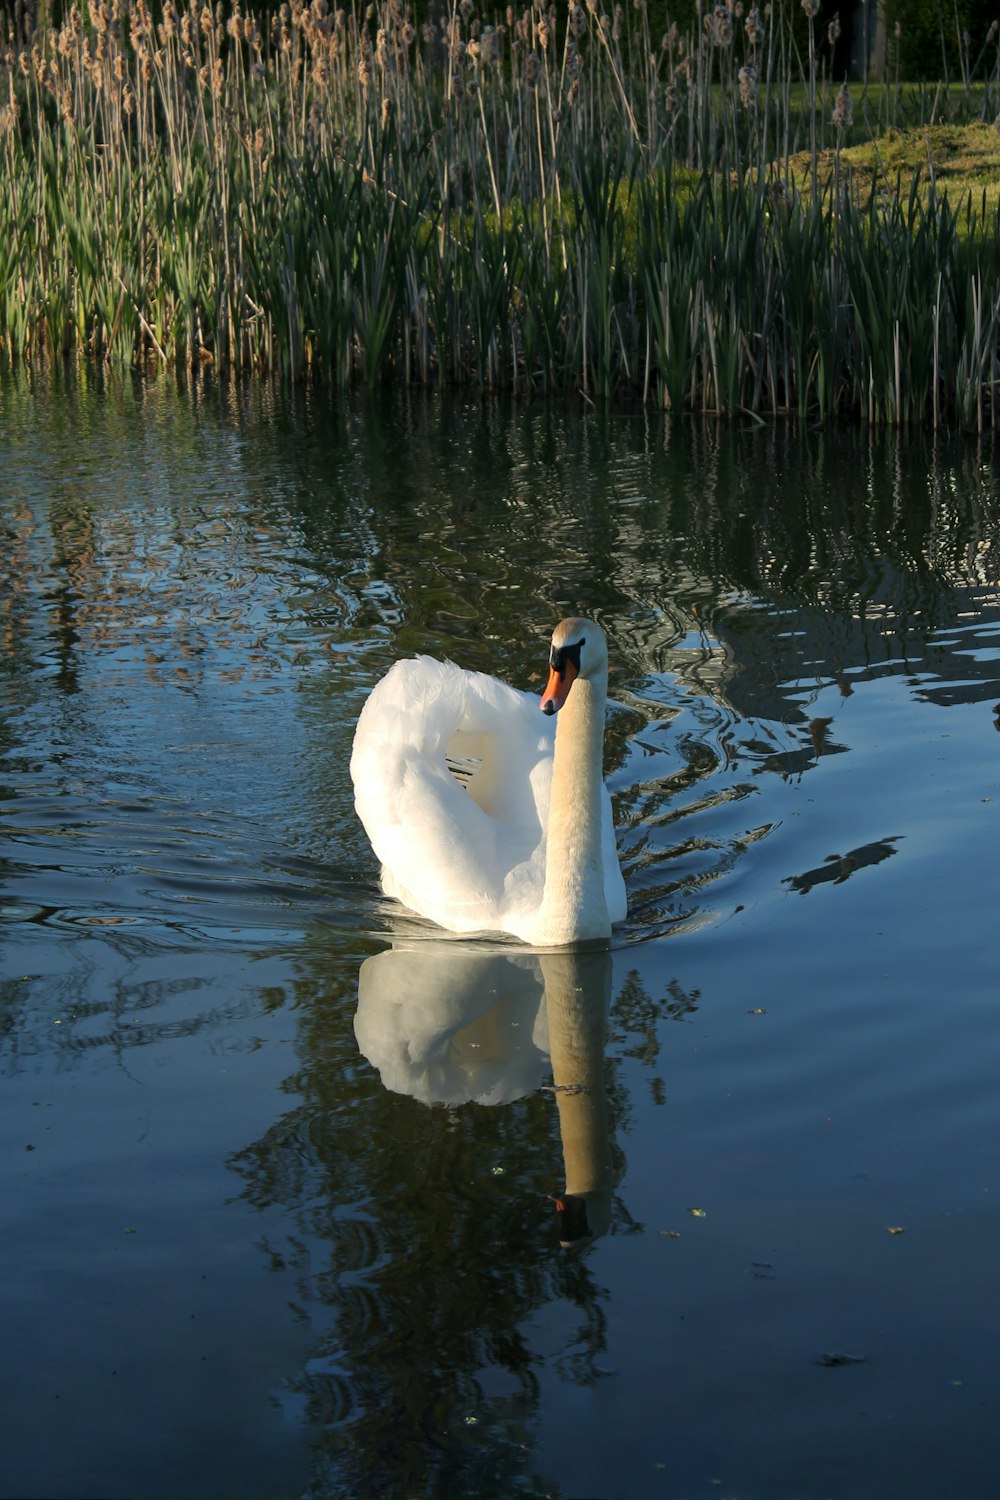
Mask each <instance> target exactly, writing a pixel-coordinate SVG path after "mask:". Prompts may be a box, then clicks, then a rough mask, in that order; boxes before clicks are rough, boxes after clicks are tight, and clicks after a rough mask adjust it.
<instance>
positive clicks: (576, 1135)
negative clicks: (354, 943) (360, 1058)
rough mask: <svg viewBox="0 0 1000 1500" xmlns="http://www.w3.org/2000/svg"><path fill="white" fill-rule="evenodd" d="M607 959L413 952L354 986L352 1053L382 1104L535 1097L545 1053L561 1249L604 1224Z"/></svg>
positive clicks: (436, 948) (444, 948) (608, 1190)
mask: <svg viewBox="0 0 1000 1500" xmlns="http://www.w3.org/2000/svg"><path fill="white" fill-rule="evenodd" d="M610 995H611V955H610V953H608V952H607V950H598V949H595V950H592V951H579V952H573V951H570V950H565V951H551V952H542V953H521V952H518V953H516V954H511V953H510V952H496V951H493V952H488V951H486V952H484V951H483V950H482V949H475V948H463V947H461V946H460V945H458V944H455V943H448V942H442V943H435V942H419V943H413V944H411V945H404V946H399V947H394V948H389V949H386V950H385V951H384V952H382V953H377V954H375V955H374V956H373V957H372V958H368V959H366V960H365V962H364V963H363V964H362V965H361V971H360V974H359V976H358V1009H357V1014H356V1016H355V1020H354V1031H355V1035H356V1037H357V1040H358V1046H359V1047H360V1049H361V1051H362V1052H363V1053H364V1055H365V1056H366V1057H367V1058H368V1061H369V1062H370V1063H371V1064H372V1065H373V1066H374V1067H375V1068H377V1069H378V1072H379V1075H380V1077H381V1079H382V1082H383V1084H384V1085H385V1087H386V1088H387V1089H390V1090H391V1091H392V1092H393V1093H398V1094H407V1095H409V1096H410V1097H411V1098H414V1099H419V1100H420V1101H421V1102H422V1103H424V1104H447V1105H451V1106H455V1105H459V1104H466V1103H470V1102H475V1103H477V1104H482V1105H497V1104H507V1103H510V1102H511V1101H513V1100H515V1099H518V1098H522V1097H523V1096H524V1095H525V1094H528V1093H531V1092H533V1091H534V1090H536V1089H537V1088H539V1087H540V1086H541V1085H542V1083H543V1080H544V1078H545V1074H546V1073H547V1071H548V1063H547V1059H546V1053H550V1054H551V1068H552V1075H553V1081H554V1085H555V1097H556V1103H557V1106H558V1111H559V1130H560V1134H561V1137H562V1147H563V1160H564V1165H565V1173H566V1187H565V1191H564V1192H563V1193H562V1194H561V1195H560V1196H559V1197H558V1198H557V1199H556V1204H557V1208H558V1214H559V1238H560V1242H561V1243H562V1244H563V1245H584V1244H587V1243H589V1242H590V1241H591V1240H593V1239H596V1238H597V1237H598V1236H599V1235H601V1234H604V1233H606V1232H607V1230H608V1228H609V1226H610V1223H611V1200H612V1186H613V1182H612V1164H611V1141H610V1126H609V1119H608V1101H607V1095H606V1092H605V1087H604V1042H605V1034H606V1026H607V1014H608V1003H609V1000H610Z"/></svg>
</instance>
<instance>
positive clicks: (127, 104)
mask: <svg viewBox="0 0 1000 1500" xmlns="http://www.w3.org/2000/svg"><path fill="white" fill-rule="evenodd" d="M122 109H123V110H124V111H125V113H126V114H127V115H130V114H132V113H133V111H134V110H135V95H134V94H133V92H132V89H131V86H130V85H129V84H126V85H125V92H124V93H123V94H122Z"/></svg>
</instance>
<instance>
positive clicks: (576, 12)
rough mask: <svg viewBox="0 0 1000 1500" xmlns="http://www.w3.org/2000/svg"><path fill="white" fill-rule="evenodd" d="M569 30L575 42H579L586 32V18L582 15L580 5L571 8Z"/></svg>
mask: <svg viewBox="0 0 1000 1500" xmlns="http://www.w3.org/2000/svg"><path fill="white" fill-rule="evenodd" d="M569 29H570V31H572V33H573V35H574V36H575V37H576V39H577V41H579V40H580V38H581V37H582V36H583V34H584V32H585V31H586V30H587V17H586V16H585V15H584V13H583V6H582V5H574V6H571V8H570V13H569Z"/></svg>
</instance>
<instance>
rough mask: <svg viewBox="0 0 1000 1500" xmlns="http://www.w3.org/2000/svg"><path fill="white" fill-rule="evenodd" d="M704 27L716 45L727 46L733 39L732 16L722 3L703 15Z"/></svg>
mask: <svg viewBox="0 0 1000 1500" xmlns="http://www.w3.org/2000/svg"><path fill="white" fill-rule="evenodd" d="M705 29H706V30H707V32H708V34H709V36H710V37H711V39H712V41H713V42H714V43H715V45H716V46H717V47H728V46H730V45H731V44H732V40H733V18H732V16H731V15H730V14H729V11H728V9H727V8H726V6H724V5H717V6H716V7H715V9H714V10H713V12H712V14H711V15H710V16H706V17H705Z"/></svg>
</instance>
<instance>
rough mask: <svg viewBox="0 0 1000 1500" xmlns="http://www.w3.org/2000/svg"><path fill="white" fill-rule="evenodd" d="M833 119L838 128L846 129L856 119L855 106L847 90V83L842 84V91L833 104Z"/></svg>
mask: <svg viewBox="0 0 1000 1500" xmlns="http://www.w3.org/2000/svg"><path fill="white" fill-rule="evenodd" d="M832 119H833V123H834V125H835V126H836V128H837V129H838V130H846V128H847V126H848V125H850V123H851V121H852V120H853V119H854V106H853V104H852V103H851V96H850V94H849V93H848V92H847V84H846V83H842V84H841V85H840V91H839V93H838V94H837V100H836V103H835V104H834V106H833V116H832Z"/></svg>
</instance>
